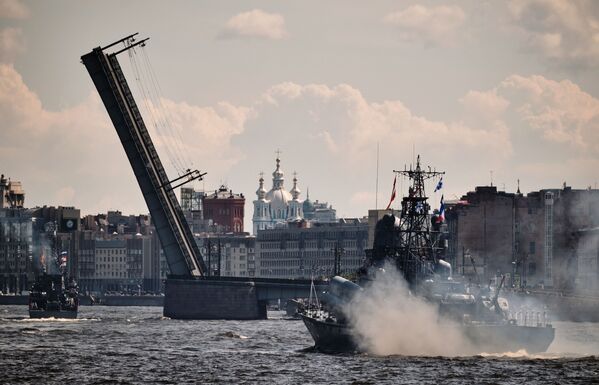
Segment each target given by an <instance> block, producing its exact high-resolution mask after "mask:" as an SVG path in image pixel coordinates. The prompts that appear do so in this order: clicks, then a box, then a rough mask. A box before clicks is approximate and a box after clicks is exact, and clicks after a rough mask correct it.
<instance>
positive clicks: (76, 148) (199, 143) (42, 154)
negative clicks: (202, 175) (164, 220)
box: [0, 64, 250, 212]
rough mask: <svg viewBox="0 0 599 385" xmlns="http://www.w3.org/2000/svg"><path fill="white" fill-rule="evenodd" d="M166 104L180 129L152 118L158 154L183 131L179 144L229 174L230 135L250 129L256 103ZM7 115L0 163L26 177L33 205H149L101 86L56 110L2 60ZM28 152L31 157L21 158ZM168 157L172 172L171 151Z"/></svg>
mask: <svg viewBox="0 0 599 385" xmlns="http://www.w3.org/2000/svg"><path fill="white" fill-rule="evenodd" d="M138 102H140V105H141V104H143V103H141V101H139V100H138ZM163 104H164V105H165V108H167V109H170V110H171V113H170V114H169V116H172V117H173V119H171V123H172V125H173V127H174V129H173V130H171V131H169V132H166V131H165V132H163V133H161V134H162V135H160V133H158V132H157V131H156V128H155V127H153V126H152V123H151V119H146V124H147V125H148V129H149V130H150V132H151V134H152V137H153V139H154V141H155V144H156V147H157V148H158V151H159V153H160V154H161V155H164V151H165V147H166V146H170V148H171V149H172V148H173V146H174V142H175V141H177V142H178V143H181V140H180V139H179V138H177V137H174V136H173V135H172V133H173V132H184V134H183V145H182V147H178V148H177V149H178V150H180V151H185V152H186V154H188V157H187V158H191V159H192V160H193V162H194V163H195V164H196V165H202V166H203V167H204V168H203V170H204V171H205V170H206V169H209V170H210V171H211V172H213V173H215V174H223V173H225V172H226V171H227V170H228V167H230V166H231V164H232V163H233V162H234V161H235V160H236V159H237V158H235V157H234V156H235V154H236V153H237V152H236V151H234V150H232V149H231V148H230V139H231V136H232V135H236V134H237V133H239V132H240V131H241V130H243V126H244V122H245V119H247V117H248V116H249V113H250V110H249V109H248V108H245V107H235V106H232V105H230V104H227V103H221V104H218V105H216V106H213V107H197V106H190V105H188V104H185V103H175V102H172V101H170V100H167V99H166V100H163ZM0 116H2V119H1V120H0V164H2V165H3V167H6V165H10V167H11V168H10V169H6V168H5V169H3V170H2V172H3V173H4V174H6V175H9V176H12V177H14V178H15V179H19V180H21V181H23V184H24V186H25V189H26V190H27V204H28V205H32V204H50V205H51V204H54V205H56V204H67V203H69V204H70V205H75V206H77V207H81V208H82V209H83V210H84V212H94V211H99V212H102V211H106V210H107V209H111V208H112V209H114V208H123V209H125V210H132V211H138V212H146V211H147V209H146V208H145V205H144V202H143V199H142V197H141V194H140V192H139V189H138V187H137V184H136V182H135V178H134V177H133V173H132V171H131V169H130V167H129V162H128V160H127V158H126V156H125V154H124V151H123V150H122V146H121V144H120V142H119V140H118V137H117V135H116V133H115V131H114V128H113V126H112V124H111V122H110V120H109V119H108V115H107V113H106V111H105V109H104V106H103V105H102V103H101V101H100V98H99V97H98V96H97V95H96V93H95V91H93V92H92V93H91V94H90V96H89V97H88V98H86V99H85V100H83V101H82V102H81V103H79V104H77V105H75V106H72V107H69V108H65V109H62V110H59V111H50V110H48V109H46V108H45V107H44V106H43V104H42V102H41V101H40V99H39V98H38V96H37V95H36V94H35V93H34V92H32V91H31V90H30V89H29V88H28V87H27V85H26V84H25V83H24V81H23V79H22V77H21V76H20V74H19V73H18V72H17V71H16V70H15V68H14V67H13V66H12V65H7V64H0ZM24 156H25V157H26V160H25V161H17V162H15V161H14V159H15V158H17V157H24ZM163 162H164V165H165V167H166V168H167V169H170V170H171V175H173V174H172V167H171V165H170V164H169V163H168V159H167V157H166V156H163ZM186 166H188V167H189V166H191V165H189V164H188V165H186ZM64 186H68V187H64Z"/></svg>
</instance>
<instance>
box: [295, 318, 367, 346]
mask: <svg viewBox="0 0 599 385" xmlns="http://www.w3.org/2000/svg"><path fill="white" fill-rule="evenodd" d="M300 316H301V317H302V321H304V324H305V325H306V328H308V331H309V332H310V335H312V339H313V340H314V347H315V348H316V349H317V350H319V351H321V352H324V353H351V352H354V351H357V350H358V345H357V344H356V342H355V341H354V339H353V338H352V336H351V333H350V330H349V327H348V326H347V325H345V324H339V323H335V322H326V321H322V320H318V319H315V318H312V317H309V316H307V315H305V314H300Z"/></svg>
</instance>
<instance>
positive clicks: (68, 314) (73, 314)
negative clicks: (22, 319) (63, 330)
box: [29, 310, 77, 318]
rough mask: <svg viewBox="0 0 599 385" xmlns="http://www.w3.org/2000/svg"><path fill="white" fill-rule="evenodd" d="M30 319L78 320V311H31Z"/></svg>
mask: <svg viewBox="0 0 599 385" xmlns="http://www.w3.org/2000/svg"><path fill="white" fill-rule="evenodd" d="M29 318H77V310H29Z"/></svg>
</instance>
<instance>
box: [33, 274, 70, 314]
mask: <svg viewBox="0 0 599 385" xmlns="http://www.w3.org/2000/svg"><path fill="white" fill-rule="evenodd" d="M78 308H79V298H78V290H77V285H76V283H75V281H73V280H71V281H70V282H68V283H67V284H65V279H64V276H63V275H62V274H45V273H44V274H41V275H39V276H38V277H37V279H36V280H35V282H34V284H33V286H32V287H31V291H30V292H29V317H30V318H51V317H54V318H77V310H78Z"/></svg>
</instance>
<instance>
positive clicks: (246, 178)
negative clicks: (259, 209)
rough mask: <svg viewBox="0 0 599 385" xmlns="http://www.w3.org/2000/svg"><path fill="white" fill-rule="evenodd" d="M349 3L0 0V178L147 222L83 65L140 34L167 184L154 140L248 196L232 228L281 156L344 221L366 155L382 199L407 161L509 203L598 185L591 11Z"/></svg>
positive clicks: (31, 194) (368, 199)
mask: <svg viewBox="0 0 599 385" xmlns="http://www.w3.org/2000/svg"><path fill="white" fill-rule="evenodd" d="M346 4H347V3H341V2H331V3H327V4H324V5H323V4H318V3H307V5H304V6H303V7H301V6H299V5H294V4H279V3H276V2H260V3H251V4H248V3H233V2H232V3H227V4H199V3H194V2H189V3H187V2H180V3H177V4H176V5H177V7H171V6H170V5H167V4H163V3H158V2H143V3H142V2H130V3H126V4H119V5H116V3H114V5H115V6H118V7H119V8H120V12H119V14H113V12H112V11H111V10H110V7H107V6H105V5H102V6H101V5H99V4H79V3H76V2H67V1H63V2H56V3H52V4H48V3H34V2H19V1H6V0H5V1H2V2H0V20H2V27H0V112H1V113H0V116H2V118H1V119H0V164H1V165H2V166H1V168H2V169H1V170H0V171H1V172H2V173H4V174H5V175H7V176H10V177H12V178H13V179H15V180H19V181H22V182H23V186H24V188H25V191H26V192H27V201H26V205H28V206H34V205H44V204H45V205H66V206H76V207H78V208H80V209H81V210H82V214H92V213H96V212H106V211H107V210H111V209H119V210H121V211H123V212H126V213H145V212H147V208H146V206H145V202H144V201H143V198H142V196H141V193H140V191H139V188H138V186H137V183H136V181H135V179H134V176H133V173H132V171H131V169H130V166H129V163H128V161H127V159H126V156H125V154H124V152H123V149H122V146H121V144H120V143H119V141H118V138H117V135H116V133H115V131H114V128H113V127H112V124H111V123H110V121H109V119H108V116H107V114H106V111H105V110H104V107H103V106H102V105H101V102H100V100H99V98H98V96H97V94H96V92H95V90H94V88H93V84H92V83H91V81H90V80H89V77H88V75H87V74H86V71H85V69H84V67H83V66H82V65H81V64H80V63H79V57H80V56H81V55H82V54H84V53H86V52H88V51H89V50H91V49H92V48H93V47H96V46H98V45H104V44H108V43H110V42H112V41H113V40H116V39H118V38H120V37H123V36H125V35H127V34H130V33H133V32H138V31H139V32H140V33H141V35H142V37H146V36H149V37H150V38H151V39H150V41H149V44H148V47H147V48H146V52H147V54H148V56H149V57H150V59H151V62H152V64H153V66H154V70H155V72H156V75H157V77H158V79H159V80H160V85H161V87H162V90H163V97H164V99H163V102H164V105H165V107H166V108H167V109H168V110H169V111H170V114H171V115H172V117H173V119H172V122H173V125H174V126H175V127H174V128H175V130H176V132H175V134H176V135H172V136H169V134H168V133H165V132H162V133H161V132H159V131H157V130H156V129H155V128H154V127H152V126H151V124H149V122H148V121H147V120H146V123H147V124H148V128H149V129H150V133H151V134H152V137H153V139H154V142H155V143H156V146H157V148H158V151H159V153H160V155H161V156H162V158H163V162H164V163H165V167H166V168H167V171H168V173H169V176H170V177H171V179H173V178H175V177H176V176H177V173H176V165H173V164H171V163H169V161H168V158H169V157H168V156H165V154H167V145H168V146H171V147H175V150H177V149H179V150H181V151H180V153H181V156H182V158H184V160H187V161H188V162H189V163H192V164H189V163H186V164H183V166H187V167H196V168H199V169H200V170H201V171H206V172H208V175H207V176H206V179H205V186H207V189H210V188H217V187H218V186H219V185H220V184H222V183H226V184H227V185H228V186H229V187H230V188H231V189H233V190H234V191H235V192H239V193H243V194H244V195H245V196H246V206H245V207H246V210H245V211H246V215H245V227H246V228H247V229H249V228H251V225H249V224H250V223H251V213H252V209H251V204H252V200H253V199H255V194H254V191H255V189H256V187H257V186H258V178H259V173H260V172H261V171H264V172H265V174H266V177H265V179H266V185H268V184H269V182H270V181H269V179H270V178H269V175H270V173H271V172H272V170H274V159H275V157H276V154H275V150H277V149H279V148H280V150H281V152H282V154H281V159H282V162H281V163H282V168H283V170H284V172H285V177H286V179H287V181H286V185H285V187H286V188H287V189H288V190H289V189H290V187H291V178H292V175H293V172H294V171H297V172H298V179H299V187H300V189H301V190H302V195H301V199H305V191H306V190H307V188H308V187H309V188H310V193H311V198H312V199H316V198H317V199H320V200H322V201H328V202H330V203H331V204H332V205H333V206H334V207H335V208H336V209H337V212H338V214H339V216H340V217H358V216H360V217H361V216H363V215H365V213H367V210H368V209H370V208H374V206H375V201H376V198H375V191H376V166H377V158H376V156H377V155H376V154H377V144H379V145H380V162H379V169H380V172H379V186H378V192H379V195H378V207H379V208H381V207H384V206H386V203H387V202H388V199H389V195H390V191H391V185H392V182H393V174H392V170H393V169H400V168H403V167H404V164H408V165H409V163H411V161H412V159H413V156H414V154H421V155H422V160H423V163H424V165H425V166H428V165H430V166H432V167H435V168H437V169H438V170H445V171H447V174H446V177H445V178H444V183H445V184H444V191H443V193H444V194H445V198H446V199H454V198H457V197H460V196H461V195H462V194H465V193H466V192H468V191H471V190H473V189H474V187H475V186H477V185H488V184H489V183H490V182H491V178H493V182H494V184H495V185H497V186H499V188H503V186H505V189H506V190H507V191H511V192H513V191H515V190H516V188H517V186H516V185H517V180H518V179H519V180H520V189H521V191H522V192H523V193H526V192H528V191H535V190H539V189H543V188H560V187H561V186H562V183H564V182H566V183H567V184H568V185H571V186H572V187H573V188H579V189H582V188H586V187H588V186H593V187H596V183H597V176H596V171H594V170H596V169H598V166H599V135H598V133H599V75H598V72H597V71H596V70H597V67H598V66H599V50H598V49H597V47H598V45H597V44H596V39H597V38H596V36H599V27H598V25H599V21H598V20H599V6H598V5H597V4H595V3H592V2H585V1H579V2H568V3H563V2H553V1H520V2H508V3H505V4H503V3H501V4H491V3H479V2H475V1H472V2H451V1H447V2H444V3H442V4H439V3H432V2H426V1H422V2H412V1H410V2H401V3H395V2H381V3H377V4H373V5H369V7H368V8H367V9H364V7H360V6H359V5H358V4H357V3H349V4H348V5H346ZM164 15H167V17H164ZM558 16H559V17H558ZM100 20H101V22H99V21H100ZM106 20H110V22H109V23H107V24H101V23H102V22H106ZM132 20H134V22H132ZM170 20H177V22H176V24H175V22H174V21H170ZM120 60H121V62H122V63H123V64H124V67H126V65H127V64H128V63H127V62H128V59H127V58H126V56H123V57H122V58H121V59H120ZM125 70H127V68H125ZM127 76H131V77H130V83H132V82H133V77H132V75H131V72H128V73H127ZM138 102H139V99H138ZM178 135H180V136H181V137H180V138H179V140H178V138H177V137H176V136H178ZM177 146H179V147H177ZM183 154H185V155H184V156H183ZM491 172H492V174H493V175H492V176H491ZM406 186H407V185H405V184H404V185H403V186H398V190H399V189H400V188H401V187H404V188H405V187H406ZM198 187H199V188H201V187H202V184H200V185H196V188H198ZM396 202H397V200H396Z"/></svg>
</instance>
